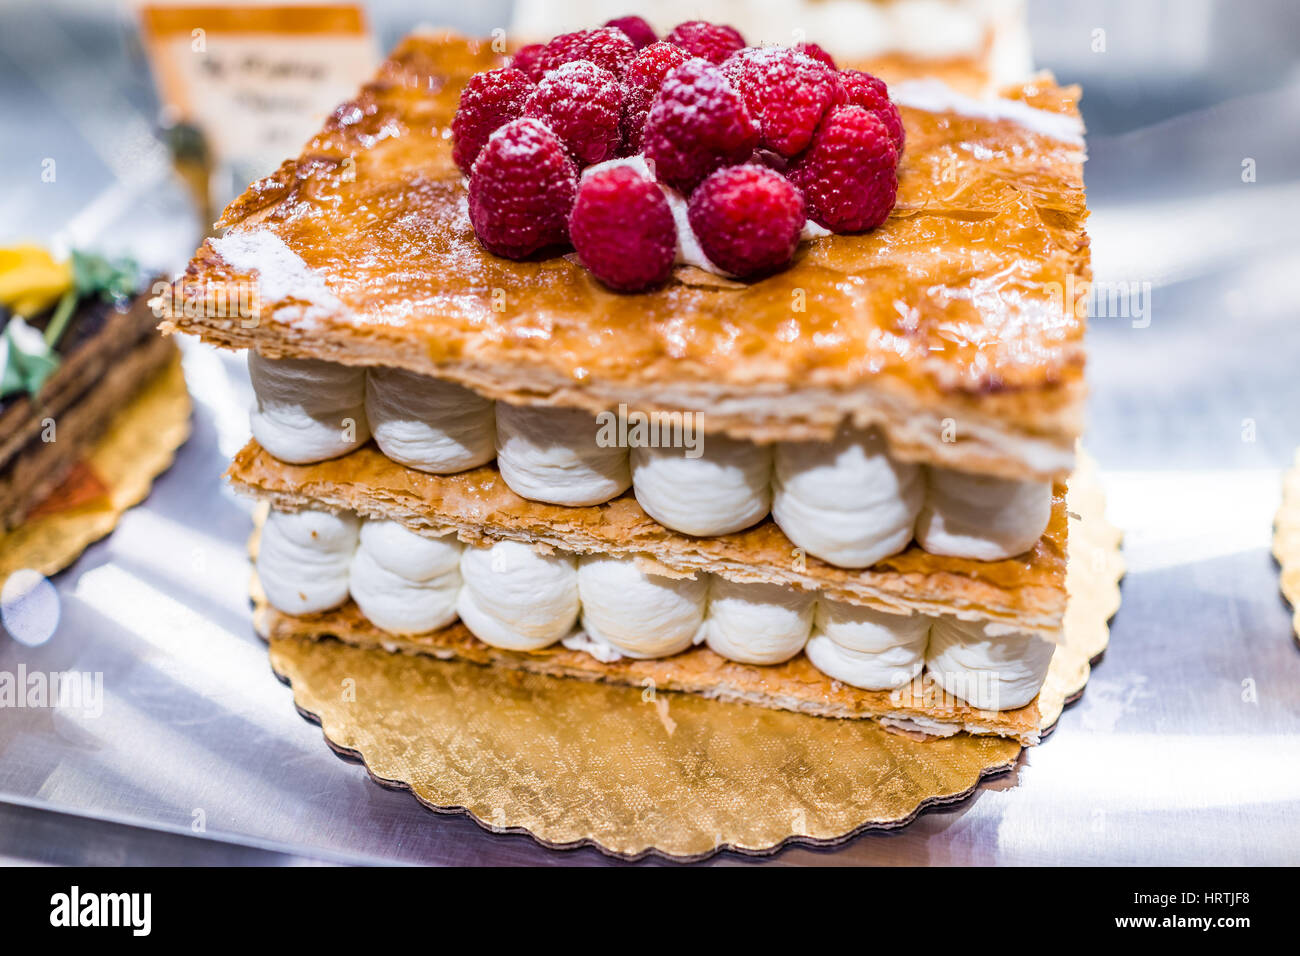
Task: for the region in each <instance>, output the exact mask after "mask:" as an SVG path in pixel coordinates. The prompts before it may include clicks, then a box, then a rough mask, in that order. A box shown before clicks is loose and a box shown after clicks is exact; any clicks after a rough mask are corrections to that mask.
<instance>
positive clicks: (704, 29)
mask: <svg viewBox="0 0 1300 956" xmlns="http://www.w3.org/2000/svg"><path fill="white" fill-rule="evenodd" d="M664 39H665V40H667V41H668V42H669V43H673V44H676V45H677V46H679V47H681V48H682V49H683V50H685V51H686V52H687V53H689V54H690V55H691V56H698V57H703V58H704V59H706V60H708V61H709V62H710V63H714V64H717V63H721V62H722V61H723V60H725V59H726V58H727V57H729V56H731V54H733V53H735V52H736V51H737V50H739V49H740V48H741V47H743V46H744V45H745V38H744V37H743V36H741V35H740V31H739V30H737V29H736V28H735V27H728V26H723V25H721V24H718V23H708V22H707V21H705V20H687V21H686V22H685V23H679V24H677V26H675V27H673V32H672V33H670V34H668V36H666V37H664Z"/></svg>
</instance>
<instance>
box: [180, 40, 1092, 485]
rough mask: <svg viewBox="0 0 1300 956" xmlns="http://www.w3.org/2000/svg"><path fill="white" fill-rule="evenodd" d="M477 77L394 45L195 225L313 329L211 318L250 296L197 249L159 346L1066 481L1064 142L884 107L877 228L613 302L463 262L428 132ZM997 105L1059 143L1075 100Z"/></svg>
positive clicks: (1075, 428)
mask: <svg viewBox="0 0 1300 956" xmlns="http://www.w3.org/2000/svg"><path fill="white" fill-rule="evenodd" d="M503 62H504V61H503V58H502V57H501V56H500V55H498V54H495V53H493V52H492V50H491V49H490V48H489V46H488V45H487V44H479V43H475V42H473V41H470V40H466V39H464V38H461V37H455V36H446V35H440V36H432V35H414V36H411V37H408V38H407V39H406V40H404V41H403V42H402V43H401V44H399V46H398V47H397V49H396V50H395V51H394V52H393V53H392V55H391V56H390V57H389V59H388V60H387V61H386V62H385V63H384V64H383V66H382V67H381V68H380V70H379V73H378V76H377V77H376V79H375V80H374V81H373V82H371V83H370V84H368V85H367V86H365V87H364V88H363V89H362V90H361V92H360V93H359V94H358V96H357V97H356V98H355V99H354V100H353V101H351V102H348V103H345V104H343V105H342V106H340V107H339V108H338V109H337V110H336V111H335V113H334V115H333V116H332V117H331V119H330V120H329V121H328V122H327V124H326V126H325V128H324V130H323V131H322V132H321V133H320V134H319V135H317V136H316V137H315V138H314V139H312V140H311V142H309V143H308V144H307V146H306V148H305V149H304V151H303V154H302V155H301V156H300V157H299V158H297V159H291V160H288V161H286V162H285V163H284V164H283V165H281V167H280V168H279V170H277V171H276V172H275V173H274V174H273V175H271V176H269V177H267V178H266V179H263V180H260V181H259V182H256V183H254V184H253V185H252V186H250V187H249V188H248V190H247V191H246V192H245V193H244V194H243V195H242V196H241V197H239V198H238V199H237V200H236V201H235V202H234V203H232V204H231V205H230V207H229V208H227V209H226V211H225V213H224V215H223V218H222V220H221V225H223V226H227V227H229V228H230V229H231V230H232V231H233V232H234V233H235V234H239V233H249V232H254V231H257V230H268V231H269V232H270V233H272V234H274V236H276V237H278V238H279V239H281V240H283V242H284V243H285V244H286V245H287V247H288V249H289V250H291V252H292V253H293V254H295V255H296V256H298V257H300V258H301V260H302V263H305V266H306V267H307V268H308V269H310V270H311V273H310V274H311V275H312V276H314V277H319V278H320V279H321V280H323V281H324V283H325V286H326V287H327V295H326V296H325V298H326V299H327V300H328V301H326V302H325V303H324V306H323V307H322V304H321V303H319V302H316V303H304V302H302V301H295V300H294V299H293V297H292V295H291V294H286V296H283V297H282V298H280V299H279V300H276V301H260V297H259V299H258V301H257V302H256V303H255V304H254V308H253V309H252V310H251V314H250V315H247V316H241V315H239V314H233V310H232V309H230V308H229V303H231V302H235V301H239V294H240V289H241V288H244V289H246V288H248V286H249V285H250V284H255V283H256V282H257V281H258V279H259V277H258V276H257V275H254V274H253V272H252V271H250V272H244V273H241V272H240V271H238V270H237V269H236V268H235V267H233V266H232V265H231V264H230V263H228V262H226V261H225V260H224V259H223V258H222V257H221V255H220V254H219V253H218V251H217V247H215V246H214V245H213V244H212V242H211V241H208V242H205V243H204V245H203V246H202V247H201V248H200V249H199V250H198V253H197V254H196V255H195V257H194V259H193V261H192V262H191V263H190V266H189V268H188V269H187V271H186V273H185V274H184V276H182V277H181V278H180V279H178V280H177V281H176V283H175V285H174V287H173V289H172V292H171V294H170V295H164V296H161V297H160V298H159V299H158V300H157V301H158V306H159V308H160V310H161V313H162V315H163V318H164V321H163V328H164V329H166V330H172V331H182V332H191V333H197V334H199V335H200V336H202V337H203V338H204V339H206V340H208V341H211V342H214V343H216V344H218V345H223V346H227V347H233V348H255V349H257V350H258V351H260V352H262V353H263V354H265V355H268V356H270V357H281V356H302V357H313V358H320V359H326V360H330V361H336V362H344V363H350V364H361V365H391V366H398V367H402V368H407V369H411V370H413V371H417V372H422V373H425V374H429V375H435V376H439V377H442V378H445V379H449V380H453V381H456V382H459V383H461V384H463V385H466V386H468V387H470V388H473V389H475V390H476V391H478V392H480V393H482V394H484V395H487V396H489V397H492V398H496V399H501V400H504V401H508V402H512V403H516V404H537V405H566V406H574V407H581V408H585V409H588V410H590V411H593V412H598V411H600V410H603V409H606V408H613V407H616V406H617V405H618V404H620V403H626V404H627V405H628V406H629V407H631V408H634V409H638V410H641V411H646V412H654V411H681V410H692V411H698V412H702V413H703V422H702V425H703V428H704V429H705V430H706V431H713V432H720V433H725V434H730V435H733V436H736V437H742V438H751V439H755V440H762V441H770V440H795V439H814V438H829V437H830V436H831V435H832V434H833V433H834V431H835V429H836V428H837V427H838V426H839V425H840V424H841V423H843V422H845V421H851V422H853V423H855V424H857V425H859V426H868V425H878V426H880V427H881V428H883V429H884V431H885V432H886V434H887V435H888V438H889V442H890V446H891V449H892V451H893V453H894V454H895V455H896V456H897V457H899V458H900V459H903V460H909V461H925V462H931V463H935V464H939V465H943V466H945V467H951V468H957V469H960V470H965V471H973V472H980V473H986V474H994V475H1000V476H1003V477H1007V478H1022V479H1028V478H1033V479H1039V480H1044V479H1060V478H1064V477H1065V476H1066V475H1067V474H1068V472H1069V470H1070V468H1071V466H1072V461H1073V447H1074V441H1075V438H1076V436H1077V435H1078V433H1079V431H1080V429H1081V422H1082V410H1083V398H1084V384H1083V364H1084V354H1083V334H1084V324H1085V323H1084V319H1083V318H1082V313H1083V309H1082V307H1081V303H1083V301H1084V298H1085V296H1086V291H1087V290H1086V281H1087V279H1088V278H1089V275H1090V271H1089V250H1088V237H1087V235H1086V233H1085V232H1084V228H1083V224H1084V220H1085V218H1086V216H1087V209H1086V205H1085V198H1084V189H1083V179H1082V166H1081V164H1082V161H1083V150H1082V143H1081V140H1077V139H1076V140H1071V141H1067V140H1062V139H1056V138H1052V137H1050V136H1047V135H1044V134H1043V133H1041V132H1037V131H1035V130H1033V129H1030V128H1028V127H1026V126H1024V125H1020V124H1018V123H1016V122H1014V121H1011V120H1008V119H1000V118H975V117H969V116H963V115H958V114H957V113H954V112H926V111H922V110H918V109H911V108H907V107H903V109H902V114H903V119H904V123H905V125H906V128H907V148H906V150H905V152H904V154H903V158H902V162H901V165H900V167H899V192H898V204H897V206H896V208H895V209H894V210H893V212H892V214H891V215H890V218H889V220H888V221H887V222H886V223H885V224H884V225H882V226H881V227H880V228H878V229H876V230H873V231H872V232H870V233H866V234H863V235H843V236H831V237H828V238H824V239H818V240H815V241H812V242H808V243H805V244H803V246H802V247H801V248H800V250H799V252H798V253H797V255H796V258H795V261H794V263H793V265H792V266H791V267H790V268H789V269H786V270H785V271H783V272H780V273H778V274H776V275H773V276H770V277H768V278H765V279H762V280H761V281H757V282H752V283H740V282H732V281H729V280H726V279H722V278H719V277H717V276H714V275H710V274H707V273H704V272H701V271H700V270H698V269H694V268H690V267H684V268H681V269H679V270H678V271H677V273H676V275H675V278H674V279H673V281H671V282H669V283H668V284H667V285H666V286H664V287H663V288H660V289H657V290H654V291H651V292H646V293H641V294H637V295H624V294H619V293H615V292H612V291H610V290H608V289H606V288H605V287H604V286H602V285H601V283H600V282H599V281H598V280H597V279H596V278H595V277H594V276H592V275H591V274H590V273H589V272H588V271H587V270H586V269H585V268H583V267H582V266H581V265H580V264H579V263H578V262H576V261H575V260H574V259H573V257H566V256H558V255H556V256H551V257H549V258H541V259H537V260H534V261H526V262H513V261H510V260H507V259H501V258H498V257H496V256H493V255H491V254H489V253H488V252H486V251H485V250H484V249H483V248H482V247H481V246H480V245H479V243H478V241H477V239H476V238H475V236H474V232H473V229H472V227H471V225H470V222H469V218H468V214H467V206H466V184H465V180H464V177H463V176H462V175H461V173H460V171H459V170H458V169H457V168H456V167H455V165H454V164H453V162H452V159H451V137H450V124H451V120H452V117H453V116H454V114H455V111H456V106H457V102H458V99H459V95H460V89H461V87H462V86H463V84H464V83H465V82H466V80H467V79H468V77H470V76H471V75H473V74H474V73H476V72H479V71H481V70H486V69H491V68H494V67H498V66H501V65H502V63H503ZM1006 95H1007V96H1008V97H1010V98H1014V99H1020V100H1023V101H1025V102H1027V103H1028V104H1030V105H1031V106H1034V107H1036V108H1038V109H1041V110H1045V111H1048V112H1050V113H1053V114H1056V115H1057V116H1058V117H1059V116H1064V117H1067V118H1069V119H1070V120H1072V121H1077V119H1078V110H1077V104H1076V99H1077V90H1076V89H1073V88H1061V87H1058V86H1056V84H1055V83H1054V82H1052V81H1051V80H1050V79H1047V78H1040V79H1039V80H1036V81H1034V82H1032V83H1029V84H1026V85H1024V86H1021V87H1018V88H1016V89H1014V90H1011V91H1008V93H1007V94H1006ZM262 278H264V277H262ZM262 285H263V286H265V285H266V283H265V282H263V283H262ZM275 287H276V286H274V284H273V285H272V288H275ZM305 305H314V306H315V307H314V308H306V309H305V308H304V306H305Z"/></svg>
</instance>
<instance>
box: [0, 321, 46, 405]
mask: <svg viewBox="0 0 1300 956" xmlns="http://www.w3.org/2000/svg"><path fill="white" fill-rule="evenodd" d="M58 367H59V356H58V355H57V354H56V353H55V351H54V349H53V348H52V347H51V346H50V345H49V343H47V342H46V341H45V337H44V336H43V335H41V333H40V332H38V331H37V330H36V329H34V328H32V327H31V326H30V325H28V324H27V323H26V322H24V321H23V320H22V319H21V318H20V317H19V316H16V315H15V316H13V317H12V318H11V319H10V320H9V321H8V322H6V323H5V327H4V332H3V333H0V398H8V397H9V396H10V395H15V394H18V393H20V392H26V393H27V394H28V395H32V396H35V395H36V393H37V392H39V391H40V390H41V386H42V385H44V384H45V380H46V379H47V378H49V377H50V376H51V375H52V374H53V373H54V370H55V369H56V368H58Z"/></svg>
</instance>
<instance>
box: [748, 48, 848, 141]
mask: <svg viewBox="0 0 1300 956" xmlns="http://www.w3.org/2000/svg"><path fill="white" fill-rule="evenodd" d="M723 70H724V71H725V72H726V74H727V75H728V76H729V77H731V80H732V82H733V83H734V84H735V85H736V87H737V88H738V89H739V90H740V92H741V95H742V96H744V97H745V105H746V106H747V107H748V108H749V112H750V115H752V116H753V117H755V118H756V119H757V120H758V122H759V130H760V142H761V143H762V145H764V146H766V147H767V148H768V149H771V150H773V151H774V152H777V153H780V154H781V155H782V156H794V155H797V154H798V153H802V152H803V151H804V150H805V149H807V147H808V143H809V142H811V141H812V137H813V132H814V131H815V130H816V129H817V124H818V123H820V122H821V119H822V117H823V116H824V115H826V111H827V110H828V109H830V108H831V106H832V105H834V103H835V99H836V96H837V95H839V82H838V79H837V77H836V75H835V71H834V70H832V69H831V68H830V67H828V66H827V65H826V64H824V63H819V62H818V61H817V60H814V59H813V58H812V57H810V56H809V55H808V54H806V53H800V52H799V51H798V50H792V49H790V48H789V47H767V48H750V49H746V50H741V51H740V52H739V53H737V54H735V55H734V56H732V57H731V58H730V59H729V60H727V62H726V63H725V64H723Z"/></svg>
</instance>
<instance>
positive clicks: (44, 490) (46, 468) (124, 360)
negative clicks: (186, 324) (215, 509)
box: [0, 245, 177, 535]
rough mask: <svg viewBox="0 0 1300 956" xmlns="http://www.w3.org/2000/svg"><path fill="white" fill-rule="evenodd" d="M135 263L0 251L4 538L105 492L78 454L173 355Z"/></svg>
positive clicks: (0, 505) (0, 520)
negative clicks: (157, 329)
mask: <svg viewBox="0 0 1300 956" xmlns="http://www.w3.org/2000/svg"><path fill="white" fill-rule="evenodd" d="M140 285H141V283H140V280H139V277H138V276H137V275H136V274H135V267H134V265H133V264H129V263H115V262H110V261H108V260H105V259H102V258H100V257H98V256H94V255H90V254H85V253H80V252H77V253H75V254H74V256H73V257H72V259H71V260H69V261H66V262H64V261H56V260H55V259H54V258H53V257H52V256H51V255H50V254H49V252H47V251H46V250H45V249H42V248H39V247H36V246H26V245H24V246H14V247H8V248H4V249H0V535H2V534H4V533H6V532H9V531H12V530H14V529H15V528H17V527H19V526H21V525H22V524H23V523H24V522H25V521H26V520H27V519H28V518H29V517H31V516H32V515H34V514H36V513H38V512H39V511H42V510H44V511H47V512H50V511H56V510H61V509H65V508H69V507H73V506H75V505H76V504H78V503H83V502H84V499H85V498H86V497H87V496H88V495H89V496H93V495H95V494H101V493H102V492H103V485H102V483H101V482H100V479H99V478H98V477H97V476H95V475H93V474H92V473H91V472H90V471H89V470H88V469H87V467H86V465H85V463H84V459H85V457H86V455H87V454H88V452H89V451H90V450H91V449H92V448H93V447H94V445H95V444H96V442H98V441H99V440H100V439H101V438H102V437H103V435H104V433H105V431H106V430H107V429H108V427H109V424H110V422H111V420H112V419H113V416H114V415H116V414H117V413H118V412H119V411H121V409H122V408H123V407H124V406H125V405H127V404H128V403H129V402H130V401H131V399H132V398H133V397H135V396H136V395H137V394H138V393H139V392H140V391H141V390H142V389H143V388H144V387H145V386H146V385H147V384H149V383H150V382H151V381H153V380H154V379H155V378H156V377H157V376H158V375H159V374H161V373H162V371H163V370H164V369H165V368H166V367H167V366H168V365H170V364H171V363H172V362H173V361H174V360H175V358H176V355H177V352H176V346H175V343H173V342H169V341H166V340H165V339H162V338H160V337H159V336H158V335H156V334H155V333H154V329H153V326H154V324H155V321H156V320H155V316H154V314H153V313H152V312H151V311H150V309H149V308H148V305H147V301H146V299H147V297H138V296H137V293H138V292H139V287H140Z"/></svg>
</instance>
